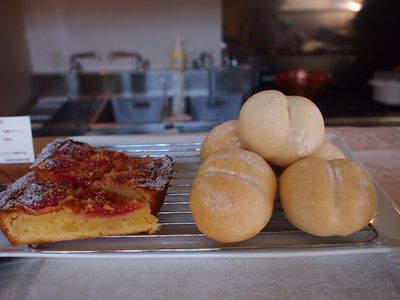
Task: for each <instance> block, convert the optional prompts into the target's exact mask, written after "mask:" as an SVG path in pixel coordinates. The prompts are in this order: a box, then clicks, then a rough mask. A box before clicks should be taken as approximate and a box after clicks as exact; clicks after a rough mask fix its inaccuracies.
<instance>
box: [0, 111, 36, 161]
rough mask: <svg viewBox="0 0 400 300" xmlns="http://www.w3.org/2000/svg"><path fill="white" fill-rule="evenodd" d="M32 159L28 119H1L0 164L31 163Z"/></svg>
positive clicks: (30, 132)
mask: <svg viewBox="0 0 400 300" xmlns="http://www.w3.org/2000/svg"><path fill="white" fill-rule="evenodd" d="M34 158H35V156H34V151H33V141H32V129H31V122H30V119H29V117H1V118H0V164H15V163H31V162H33V160H34Z"/></svg>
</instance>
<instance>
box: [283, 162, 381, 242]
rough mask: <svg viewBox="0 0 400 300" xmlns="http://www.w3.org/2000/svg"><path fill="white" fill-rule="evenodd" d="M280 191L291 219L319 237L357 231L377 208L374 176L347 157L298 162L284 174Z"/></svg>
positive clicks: (287, 214)
mask: <svg viewBox="0 0 400 300" xmlns="http://www.w3.org/2000/svg"><path fill="white" fill-rule="evenodd" d="M279 193H280V198H281V202H282V206H283V210H284V212H285V215H286V217H287V218H288V220H289V221H290V222H291V223H292V224H293V225H295V226H296V227H297V228H299V229H301V230H303V231H305V232H307V233H310V234H313V235H316V236H347V235H350V234H352V233H354V232H357V231H358V230H360V229H362V228H363V227H364V226H366V225H367V224H368V222H369V221H370V220H371V219H372V217H373V215H374V213H375V211H376V209H377V199H376V192H375V189H374V185H373V183H372V181H371V179H370V178H369V176H368V174H367V173H365V172H364V171H363V170H362V169H361V167H359V166H358V165H357V164H355V163H354V162H352V161H350V160H347V159H337V160H325V159H322V158H318V157H308V158H304V159H302V160H299V161H296V162H295V163H293V164H292V165H290V166H289V167H288V168H287V169H286V170H285V171H284V172H283V173H282V175H281V177H280V183H279Z"/></svg>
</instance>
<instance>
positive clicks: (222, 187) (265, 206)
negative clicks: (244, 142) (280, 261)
mask: <svg viewBox="0 0 400 300" xmlns="http://www.w3.org/2000/svg"><path fill="white" fill-rule="evenodd" d="M276 189H277V184H276V178H275V175H274V173H273V171H272V169H271V168H270V166H269V165H268V163H266V162H265V160H264V159H263V158H262V157H261V156H259V155H258V154H256V153H253V152H250V151H246V150H243V149H234V150H228V151H226V152H225V151H223V152H222V151H221V152H216V153H214V154H212V155H210V156H209V158H208V159H207V160H206V161H205V162H204V163H203V164H202V165H201V167H200V170H199V172H198V174H197V176H196V179H195V181H194V183H193V188H192V192H191V195H190V209H191V211H192V215H193V219H194V221H195V223H196V225H197V227H198V229H199V230H200V231H201V232H202V233H204V234H205V235H206V236H207V237H209V238H211V239H213V240H216V241H219V242H223V243H233V242H239V241H243V240H246V239H249V238H251V237H253V236H255V235H256V234H257V233H259V232H260V231H261V230H262V229H263V228H264V227H265V225H266V224H267V223H268V221H269V219H270V218H271V215H272V210H273V206H274V200H275V195H276Z"/></svg>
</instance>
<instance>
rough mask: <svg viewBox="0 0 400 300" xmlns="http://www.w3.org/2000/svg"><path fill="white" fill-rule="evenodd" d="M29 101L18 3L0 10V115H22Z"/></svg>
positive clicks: (15, 0)
mask: <svg viewBox="0 0 400 300" xmlns="http://www.w3.org/2000/svg"><path fill="white" fill-rule="evenodd" d="M30 102H31V83H30V62H29V54H28V46H27V43H26V39H25V30H24V18H23V14H22V8H21V5H20V1H18V0H13V1H5V2H2V3H1V9H0V116H12V115H17V114H19V113H22V112H23V111H24V110H25V109H26V108H27V107H28V106H29V104H30Z"/></svg>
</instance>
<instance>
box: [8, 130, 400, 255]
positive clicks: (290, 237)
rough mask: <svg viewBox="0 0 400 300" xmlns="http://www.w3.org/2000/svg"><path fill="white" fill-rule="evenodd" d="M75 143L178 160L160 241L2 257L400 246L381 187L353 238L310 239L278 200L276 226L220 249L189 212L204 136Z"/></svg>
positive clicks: (104, 240) (58, 246)
mask: <svg viewBox="0 0 400 300" xmlns="http://www.w3.org/2000/svg"><path fill="white" fill-rule="evenodd" d="M328 138H329V139H330V140H331V141H332V142H333V143H335V144H336V145H337V146H338V147H339V148H340V149H342V151H343V152H344V153H345V155H346V156H347V157H348V158H349V159H352V160H353V161H356V162H358V163H360V162H359V161H358V160H357V158H356V157H355V156H354V154H353V153H352V152H351V150H350V149H349V148H348V147H347V146H346V145H344V144H343V143H342V142H341V141H340V139H338V138H337V137H335V136H333V135H330V136H328ZM74 139H76V140H81V141H84V142H88V143H90V144H91V145H93V146H94V147H98V148H105V149H109V150H113V151H121V152H124V153H127V154H128V155H139V156H144V155H151V156H163V155H171V156H172V157H173V158H174V172H173V177H172V179H171V181H170V186H169V189H168V192H167V196H166V198H165V202H164V205H163V206H162V208H161V210H160V212H159V214H158V218H159V221H160V223H161V225H162V227H161V230H160V231H159V232H158V233H157V234H155V235H127V236H106V237H101V238H95V239H86V240H77V241H67V242H58V243H47V244H38V245H30V246H18V247H11V246H10V245H9V243H8V242H7V240H6V239H5V237H4V236H2V235H1V236H0V257H1V256H3V257H4V256H25V257H35V256H37V257H53V256H56V257H66V256H67V257H71V256H72V257H89V256H107V257H127V256H132V257H143V256H162V257H165V256H171V255H172V256H177V255H178V256H182V255H196V256H198V255H211V256H215V255H217V256H299V255H324V254H345V253H355V252H386V251H391V250H393V249H397V248H398V247H399V245H400V242H399V241H400V238H399V237H400V235H399V232H400V230H399V228H400V216H399V211H400V210H399V209H398V208H397V207H396V206H395V204H394V203H393V201H392V200H391V199H390V198H389V197H388V196H387V194H386V193H385V192H384V191H383V190H382V188H381V187H380V186H379V185H377V184H376V183H375V185H376V189H377V192H378V203H379V204H378V212H377V214H376V216H375V217H374V218H373V219H372V220H371V223H370V224H369V225H368V226H366V227H365V228H363V229H362V230H360V231H359V232H356V233H355V234H353V235H351V236H348V237H326V238H322V237H315V236H311V235H309V234H306V233H304V232H302V231H300V230H298V229H297V228H295V227H294V226H293V225H291V224H290V222H288V220H287V219H286V218H285V216H284V214H283V210H282V207H281V205H280V202H279V199H277V201H276V204H275V208H274V212H273V215H272V217H271V220H270V221H269V223H268V224H267V226H266V227H265V228H264V229H263V230H262V231H261V232H260V233H259V234H258V235H257V236H255V237H254V238H252V239H249V240H247V241H244V242H240V243H232V244H222V243H218V242H215V241H212V240H210V239H208V238H207V237H205V236H204V235H203V234H202V233H200V232H199V231H198V229H197V228H196V225H195V224H194V222H193V219H192V216H191V213H190V210H189V197H190V190H191V185H192V182H193V179H194V177H195V176H196V173H197V170H198V168H199V163H200V159H199V151H200V147H201V143H202V141H203V139H204V136H203V135H184V136H157V137H129V136H117V137H103V136H97V137H74Z"/></svg>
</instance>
